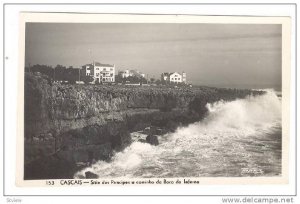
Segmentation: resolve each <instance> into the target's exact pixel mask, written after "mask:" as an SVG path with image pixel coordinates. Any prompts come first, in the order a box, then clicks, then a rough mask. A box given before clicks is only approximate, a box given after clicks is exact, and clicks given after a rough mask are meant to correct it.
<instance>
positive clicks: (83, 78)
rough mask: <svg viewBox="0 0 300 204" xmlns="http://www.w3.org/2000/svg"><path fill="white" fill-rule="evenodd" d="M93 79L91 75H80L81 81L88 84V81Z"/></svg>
mask: <svg viewBox="0 0 300 204" xmlns="http://www.w3.org/2000/svg"><path fill="white" fill-rule="evenodd" d="M93 80H94V78H93V77H92V76H82V81H83V82H84V83H85V84H89V83H90V82H92V81H93Z"/></svg>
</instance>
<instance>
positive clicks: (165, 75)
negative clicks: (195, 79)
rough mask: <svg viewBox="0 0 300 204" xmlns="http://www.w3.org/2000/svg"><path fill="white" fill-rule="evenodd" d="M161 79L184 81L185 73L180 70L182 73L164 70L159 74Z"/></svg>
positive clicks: (176, 81)
mask: <svg viewBox="0 0 300 204" xmlns="http://www.w3.org/2000/svg"><path fill="white" fill-rule="evenodd" d="M161 81H165V82H168V83H186V73H185V72H182V74H179V73H178V72H172V73H168V72H165V73H162V74H161Z"/></svg>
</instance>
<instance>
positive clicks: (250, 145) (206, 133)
mask: <svg viewBox="0 0 300 204" xmlns="http://www.w3.org/2000/svg"><path fill="white" fill-rule="evenodd" d="M207 108H208V115H207V117H206V118H205V119H203V120H202V121H200V122H196V123H193V124H190V125H189V126H187V127H180V128H178V129H177V130H176V131H175V132H174V133H169V134H166V135H162V136H159V143H160V144H159V145H158V146H152V145H150V144H147V143H141V142H134V143H132V144H131V145H130V146H128V147H127V148H126V149H125V150H124V151H122V152H117V153H115V155H114V156H113V157H112V159H111V161H110V162H105V161H98V162H96V163H95V164H93V165H92V166H90V167H88V168H85V169H83V170H82V171H80V172H77V173H76V174H75V176H74V177H75V178H79V177H81V176H84V175H85V172H86V171H91V172H93V173H95V174H97V175H98V176H99V178H124V177H125V178H152V177H154V178H159V177H170V178H171V177H224V176H225V177H228V176H230V177H233V176H235V177H239V176H279V175H281V150H282V148H281V140H282V136H281V100H280V97H278V96H277V95H276V93H275V92H274V91H272V90H268V91H267V93H266V94H264V95H260V96H249V97H247V98H245V99H238V100H235V101H231V102H224V101H219V102H216V103H212V104H207Z"/></svg>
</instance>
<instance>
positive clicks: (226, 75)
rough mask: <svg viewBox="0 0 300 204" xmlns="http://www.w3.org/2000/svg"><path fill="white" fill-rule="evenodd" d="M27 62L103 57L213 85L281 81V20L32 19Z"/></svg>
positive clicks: (121, 65)
mask: <svg viewBox="0 0 300 204" xmlns="http://www.w3.org/2000/svg"><path fill="white" fill-rule="evenodd" d="M25 38H26V40H25V63H26V66H28V65H29V64H30V65H34V64H46V65H51V66H53V67H54V66H56V65H57V64H61V65H64V66H67V67H69V66H73V67H81V66H82V65H84V64H87V63H91V62H93V61H98V62H101V63H105V64H106V63H107V64H115V66H116V69H117V70H124V69H137V70H139V71H141V72H143V73H145V74H147V75H148V77H149V78H150V77H155V78H160V74H161V73H162V72H175V71H177V72H179V73H181V72H182V71H184V72H186V73H187V81H188V82H190V83H193V84H199V85H209V86H224V87H229V86H233V87H234V86H237V87H238V86H241V87H242V86H256V87H257V88H259V87H261V88H263V87H274V86H281V57H282V56H281V55H282V53H281V25H276V24H273V25H271V24H269V25H263V24H260V25H259V24H252V25H251V24H187V23H183V24H162V23H160V24H133V23H123V24H116V23H114V24H107V23H106V24H103V23H98V24H91V23H86V24H79V23H27V24H26V36H25Z"/></svg>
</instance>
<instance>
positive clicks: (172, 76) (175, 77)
mask: <svg viewBox="0 0 300 204" xmlns="http://www.w3.org/2000/svg"><path fill="white" fill-rule="evenodd" d="M169 81H170V82H173V83H182V76H181V75H180V74H178V73H177V72H173V73H170V75H169Z"/></svg>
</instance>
